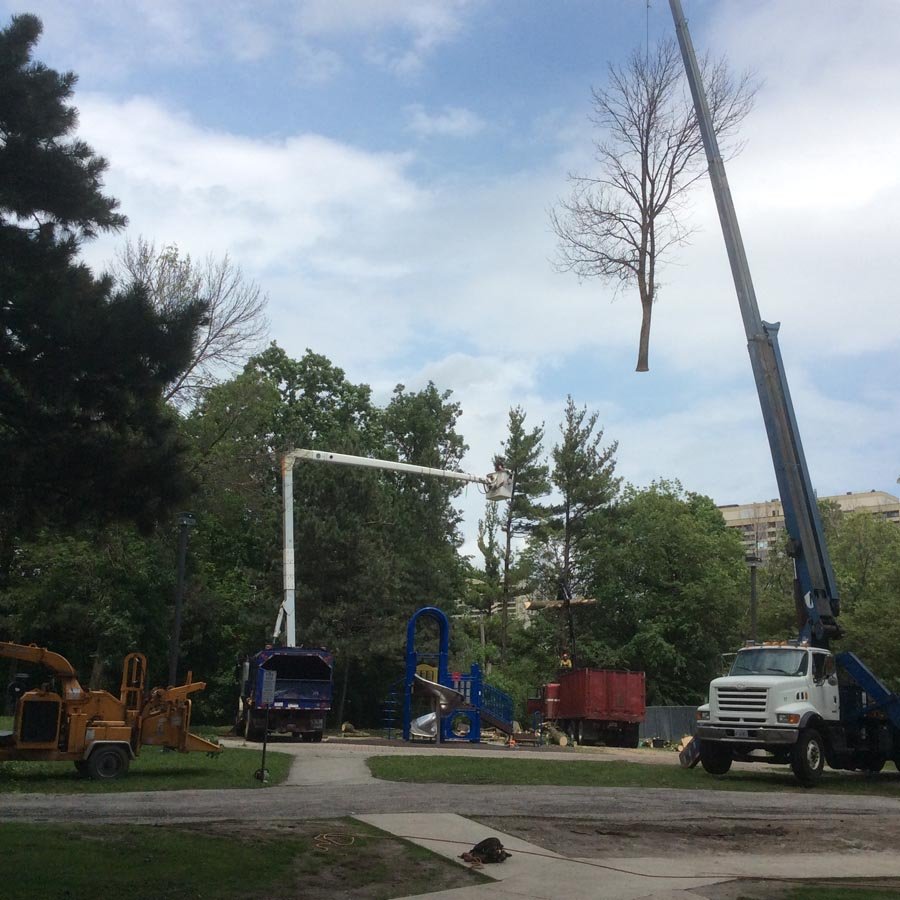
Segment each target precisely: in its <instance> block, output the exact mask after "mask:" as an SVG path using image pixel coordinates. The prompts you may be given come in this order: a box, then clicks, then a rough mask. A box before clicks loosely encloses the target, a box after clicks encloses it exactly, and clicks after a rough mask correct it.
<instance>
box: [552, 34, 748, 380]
mask: <svg viewBox="0 0 900 900" xmlns="http://www.w3.org/2000/svg"><path fill="white" fill-rule="evenodd" d="M701 69H702V72H703V80H704V84H705V85H706V90H707V94H708V98H709V105H710V111H711V113H712V117H713V126H714V128H715V131H716V134H717V136H718V138H719V142H720V145H721V147H722V152H723V155H724V156H726V157H728V156H731V155H734V154H735V153H737V152H738V151H739V150H740V149H741V145H740V144H739V143H735V142H734V137H735V135H736V133H737V131H738V129H739V127H740V125H741V123H742V122H743V120H744V119H745V117H746V116H747V114H748V113H749V112H750V110H751V109H752V108H753V103H754V99H755V96H756V90H757V85H756V83H755V80H754V79H753V78H752V77H751V76H750V75H749V74H745V75H743V76H741V77H740V78H738V79H735V78H734V77H733V76H732V75H731V73H730V72H729V70H728V67H727V65H726V63H725V61H724V60H719V61H717V62H712V61H711V60H710V59H709V57H707V58H705V59H704V60H703V62H702V64H701ZM592 98H593V108H592V112H591V121H592V122H593V124H594V125H595V126H596V127H597V129H598V131H599V133H600V137H599V139H598V140H597V142H596V144H595V148H594V149H595V158H596V161H597V165H598V174H596V175H595V176H590V177H589V176H585V175H577V174H570V176H569V182H570V184H571V194H570V197H569V199H568V200H565V201H562V200H561V201H559V202H558V203H557V207H556V209H555V210H552V211H551V212H550V224H551V227H552V228H553V230H554V232H555V233H556V235H557V238H558V256H557V267H558V268H559V269H561V270H564V271H572V272H575V274H576V275H578V277H579V278H588V277H599V278H602V279H604V280H608V281H612V282H616V283H617V284H618V285H624V284H629V283H631V284H636V285H637V287H638V294H639V296H640V301H641V305H642V307H643V310H644V320H643V323H642V330H641V341H640V344H639V348H638V366H637V368H638V371H646V370H647V368H648V364H647V358H648V347H649V322H650V310H651V308H652V305H653V303H654V302H655V300H656V297H657V289H658V285H657V283H656V274H657V272H658V271H659V269H660V266H661V264H662V263H663V262H664V257H665V255H666V253H667V252H668V251H670V250H671V249H673V248H674V247H676V246H679V245H681V244H684V243H685V242H686V241H687V240H688V238H689V237H690V235H691V233H692V229H691V228H690V227H689V226H688V225H686V224H685V223H684V221H683V220H684V213H685V209H686V203H687V196H688V192H689V190H690V188H691V186H692V185H693V184H694V183H695V182H696V181H698V180H699V179H701V178H703V177H704V175H705V174H706V156H705V152H704V148H703V141H702V138H701V135H700V129H699V126H698V123H697V117H696V115H695V113H694V106H693V103H692V101H691V99H690V95H689V93H688V91H687V87H686V84H685V79H684V72H683V68H682V63H681V55H680V52H679V50H678V46H677V44H676V43H675V42H674V41H671V40H668V41H663V42H661V43H659V44H657V46H656V47H655V48H654V50H653V52H652V53H649V54H646V53H645V52H644V51H643V50H640V51H635V52H634V53H632V55H631V57H630V58H629V60H628V62H627V63H626V64H625V65H624V66H621V67H620V66H615V65H610V66H609V70H608V79H607V84H606V86H605V87H604V88H602V89H597V88H595V89H593V91H592Z"/></svg>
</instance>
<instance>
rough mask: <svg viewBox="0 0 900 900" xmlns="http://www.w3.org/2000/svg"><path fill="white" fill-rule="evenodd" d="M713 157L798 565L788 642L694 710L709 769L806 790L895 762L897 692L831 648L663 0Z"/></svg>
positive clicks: (764, 374) (757, 324)
mask: <svg viewBox="0 0 900 900" xmlns="http://www.w3.org/2000/svg"><path fill="white" fill-rule="evenodd" d="M669 5H670V7H671V10H672V15H673V18H674V19H675V27H676V31H677V34H678V42H679V45H680V47H681V54H682V58H683V60H684V67H685V71H686V73H687V78H688V83H689V85H690V89H691V94H692V96H693V100H694V108H695V110H696V113H697V118H698V122H699V125H700V132H701V136H702V138H703V144H704V148H705V150H706V157H707V161H708V163H709V176H710V181H711V183H712V187H713V191H714V193H715V199H716V206H717V208H718V212H719V220H720V222H721V225H722V232H723V235H724V238H725V245H726V249H727V251H728V258H729V262H730V264H731V272H732V276H733V278H734V283H735V289H736V291H737V296H738V303H739V305H740V308H741V315H742V317H743V321H744V330H745V333H746V336H747V347H748V350H749V353H750V362H751V366H752V369H753V376H754V379H755V381H756V387H757V392H758V394H759V401H760V406H761V407H762V414H763V420H764V422H765V427H766V433H767V436H768V439H769V448H770V450H771V454H772V461H773V463H774V466H775V476H776V480H777V482H778V491H779V494H780V496H781V502H782V505H783V507H784V518H785V530H786V532H787V537H788V552H789V554H790V556H791V557H792V558H793V561H794V576H795V577H794V599H795V603H796V606H797V613H798V617H797V618H798V623H799V635H798V638H797V639H796V640H792V641H783V642H766V643H763V644H759V643H755V642H753V643H748V644H747V645H746V646H744V647H743V648H741V650H739V651H738V653H737V654H736V657H735V659H734V662H733V664H732V666H731V671H730V672H729V674H728V675H727V676H725V677H723V678H717V679H715V680H714V681H713V682H712V683H711V684H710V689H709V702H707V703H705V704H703V705H702V706H701V707H700V708H699V709H698V710H697V728H696V741H697V743H698V744H699V758H700V762H701V763H702V764H703V768H704V769H706V771H707V772H710V773H712V774H716V775H722V774H724V773H726V772H727V771H728V770H729V769H730V768H731V764H732V761H733V760H741V761H746V762H757V761H762V762H773V763H789V764H790V765H791V768H792V769H793V771H794V774H795V776H796V777H797V779H798V781H800V783H801V784H804V785H806V786H808V787H811V786H813V785H814V784H815V783H816V782H817V781H818V780H819V778H820V777H821V775H822V770H823V768H824V765H825V763H826V762H827V764H828V765H829V766H830V767H831V768H833V769H850V770H861V771H869V772H877V771H880V770H881V769H882V768H883V766H884V765H885V763H886V762H887V761H888V760H892V761H893V762H894V764H895V765H896V766H897V768H898V769H900V697H898V696H897V695H896V694H894V693H892V692H891V691H890V690H889V689H888V688H887V687H886V686H885V685H884V684H883V683H882V682H881V681H880V680H879V679H878V678H877V677H876V676H875V674H874V673H873V672H872V671H871V670H870V669H869V668H867V667H866V665H865V664H864V663H863V662H862V661H861V660H860V659H859V657H857V656H856V655H855V654H853V653H849V652H846V651H845V652H843V653H838V654H837V655H835V654H833V653H832V652H831V650H830V643H831V641H832V640H835V639H837V638H840V637H841V634H842V631H841V627H840V625H839V624H838V617H839V615H840V611H841V606H840V597H839V594H838V589H837V584H836V582H835V577H834V572H833V570H832V566H831V560H830V557H829V554H828V547H827V546H826V543H825V534H824V530H823V528H822V521H821V516H820V514H819V509H818V506H817V504H816V497H815V494H814V493H813V489H812V482H811V480H810V476H809V470H808V468H807V465H806V458H805V456H804V453H803V446H802V444H801V442H800V432H799V429H798V427H797V421H796V418H795V416H794V408H793V404H792V402H791V397H790V392H789V390H788V383H787V378H786V376H785V371H784V365H783V363H782V359H781V351H780V349H779V346H778V325H777V324H770V323H768V322H763V321H762V319H761V318H760V313H759V307H758V305H757V302H756V294H755V292H754V289H753V282H752V280H751V278H750V267H749V265H748V263H747V257H746V254H745V252H744V245H743V240H742V238H741V233H740V228H739V227H738V222H737V216H736V214H735V211H734V204H733V202H732V198H731V192H730V189H729V187H728V181H727V178H726V176H725V166H724V163H723V162H722V156H721V153H720V151H719V146H718V141H717V140H716V135H715V130H714V127H713V123H712V117H711V115H710V112H709V107H708V104H707V100H706V96H705V93H704V90H703V84H702V80H701V77H700V71H699V67H698V66H697V60H696V56H695V54H694V48H693V45H692V43H691V38H690V34H689V32H688V29H687V24H686V22H685V20H684V15H683V13H682V10H681V3H680V0H669Z"/></svg>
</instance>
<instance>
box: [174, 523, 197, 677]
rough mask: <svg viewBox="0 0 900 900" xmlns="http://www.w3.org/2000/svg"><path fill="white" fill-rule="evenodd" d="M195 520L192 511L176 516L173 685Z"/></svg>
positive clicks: (176, 667) (176, 675) (176, 672)
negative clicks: (192, 529) (190, 535)
mask: <svg viewBox="0 0 900 900" xmlns="http://www.w3.org/2000/svg"><path fill="white" fill-rule="evenodd" d="M195 524H196V520H195V519H194V516H193V514H192V513H189V512H183V513H180V514H179V516H178V527H179V532H178V580H177V582H176V585H175V622H174V624H173V626H172V644H171V646H170V647H169V685H170V687H174V686H175V685H176V684H177V683H178V682H177V681H176V680H175V679H176V678H177V677H178V657H179V655H180V647H181V608H182V606H183V605H184V567H185V561H186V559H187V543H188V529H189V528H193V527H194V525H195Z"/></svg>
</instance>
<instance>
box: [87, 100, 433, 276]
mask: <svg viewBox="0 0 900 900" xmlns="http://www.w3.org/2000/svg"><path fill="white" fill-rule="evenodd" d="M79 105H80V110H81V134H82V136H83V137H84V138H85V139H86V140H87V141H88V142H89V143H90V144H91V145H92V146H95V147H98V148H99V147H102V148H103V153H104V155H105V156H107V158H108V159H109V160H110V163H111V166H110V170H109V173H108V176H107V179H106V181H107V188H108V190H109V191H110V193H112V194H113V195H114V196H116V197H118V198H119V199H120V200H121V203H122V209H123V211H124V212H125V213H126V215H129V216H130V218H131V227H132V229H133V230H135V231H139V232H143V233H144V234H146V235H147V236H148V237H153V238H155V239H157V240H159V241H163V242H173V241H174V242H176V243H178V244H179V245H180V246H183V247H185V248H186V249H190V250H191V251H192V252H194V253H197V254H198V255H199V254H205V253H206V252H210V251H213V252H219V253H221V252H224V251H225V250H230V251H231V252H232V253H233V254H234V255H235V256H236V257H237V258H239V259H240V260H241V262H242V263H243V264H244V265H249V266H250V267H252V268H254V269H256V270H257V271H261V270H263V269H265V268H273V269H278V268H284V267H287V268H291V269H299V270H304V269H307V270H308V269H310V268H312V269H314V268H315V265H314V259H315V254H316V253H319V252H323V253H325V254H326V257H327V254H328V253H329V252H332V251H331V249H329V248H333V247H334V246H336V245H341V246H343V247H344V248H346V249H349V251H350V253H349V254H348V255H350V256H351V257H352V255H353V253H354V252H355V253H356V254H357V255H358V256H362V255H364V254H365V248H366V247H367V246H369V245H370V235H371V233H372V232H373V231H375V232H377V231H378V230H379V229H383V228H384V223H385V221H386V220H387V219H390V218H392V217H395V216H399V215H406V214H409V213H410V212H412V211H413V210H415V208H416V207H417V206H418V205H419V204H421V203H422V202H423V201H424V194H423V193H422V192H421V191H420V190H419V189H418V188H416V186H415V185H414V184H413V183H412V182H411V181H410V180H409V179H408V178H407V176H406V174H405V168H406V166H407V164H408V162H409V157H404V156H399V155H396V154H374V153H367V152H365V151H363V150H359V149H356V148H353V147H350V146H348V145H346V144H341V143H339V142H336V141H332V140H329V139H328V138H324V137H321V136H319V135H295V136H292V137H288V138H285V139H282V140H266V139H253V138H248V137H241V136H236V135H233V134H227V133H222V132H217V131H213V130H210V129H204V128H202V127H200V126H198V125H197V124H195V123H194V122H193V121H191V119H190V118H189V117H187V116H184V115H182V114H179V113H173V112H172V111H170V110H168V109H167V108H165V107H164V106H162V105H161V104H159V103H157V102H155V101H152V100H148V99H146V98H135V99H132V100H129V101H127V102H125V103H115V102H112V101H109V100H107V99H104V98H102V97H98V96H91V95H82V96H81V97H80V98H79ZM103 249H105V247H101V252H102V250H103ZM92 252H94V253H95V254H96V251H92ZM301 253H302V254H303V256H302V258H301V257H300V254H301ZM378 263H379V265H381V266H383V265H384V264H385V261H384V260H378Z"/></svg>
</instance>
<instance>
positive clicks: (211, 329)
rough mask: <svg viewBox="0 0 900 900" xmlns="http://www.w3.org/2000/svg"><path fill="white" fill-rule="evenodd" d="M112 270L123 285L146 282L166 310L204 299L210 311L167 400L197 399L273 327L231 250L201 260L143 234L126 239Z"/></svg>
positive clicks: (145, 286)
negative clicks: (159, 245)
mask: <svg viewBox="0 0 900 900" xmlns="http://www.w3.org/2000/svg"><path fill="white" fill-rule="evenodd" d="M112 274H113V277H114V278H115V280H116V283H117V284H118V285H119V286H120V287H121V288H122V289H127V288H129V287H131V286H132V285H138V286H140V287H142V288H143V289H144V290H145V291H146V292H147V295H148V296H149V298H150V300H151V301H152V303H153V305H154V307H155V308H156V309H157V310H159V311H160V312H161V313H162V314H163V315H167V316H168V315H172V314H177V313H179V312H180V311H181V310H183V309H184V308H185V307H186V306H188V307H190V306H192V305H195V304H196V303H197V302H198V301H199V302H200V303H202V304H203V307H204V309H205V310H206V313H205V316H204V318H203V322H202V324H201V327H200V328H198V329H197V331H196V332H195V335H194V342H193V346H192V347H191V358H190V360H189V361H188V363H187V365H186V366H185V367H184V369H183V370H182V371H181V372H179V373H178V375H177V377H176V378H175V379H174V380H173V381H172V382H171V383H170V384H167V385H166V387H165V391H164V396H165V399H166V400H167V401H169V402H173V403H175V404H176V405H179V406H186V405H191V404H193V403H195V402H196V401H197V399H198V397H199V395H200V393H201V392H202V391H203V390H204V389H207V388H209V387H210V386H211V385H213V384H215V383H216V381H217V380H219V379H221V378H222V377H223V376H225V375H228V374H230V373H232V372H234V371H235V370H236V369H237V368H238V367H240V366H243V365H244V363H246V362H247V360H248V359H249V358H250V357H251V356H252V355H253V354H254V353H257V352H259V351H260V350H261V349H262V347H261V344H262V342H263V340H264V339H265V336H266V332H267V330H268V322H267V321H266V316H265V309H266V297H265V295H264V294H263V293H262V291H261V290H260V288H259V286H258V285H256V284H254V283H253V282H251V281H248V280H247V279H246V278H245V277H244V275H243V273H242V272H241V268H240V266H238V265H236V264H235V263H234V262H233V261H232V260H231V258H230V257H229V256H228V255H227V254H226V255H225V256H223V257H221V258H220V259H217V258H215V257H214V256H213V255H212V254H210V255H209V256H207V257H206V259H205V260H204V261H203V262H202V263H200V262H197V261H195V260H193V259H192V258H191V256H190V255H189V254H185V255H182V254H181V253H180V252H179V250H178V247H176V246H174V245H168V246H165V247H163V248H161V249H157V247H156V245H155V244H154V243H153V242H152V241H148V240H145V239H144V238H141V237H139V238H137V240H135V241H130V240H129V241H126V243H125V246H124V247H123V248H122V249H121V250H120V251H119V253H118V254H117V256H116V260H115V263H114V265H113V269H112Z"/></svg>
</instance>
